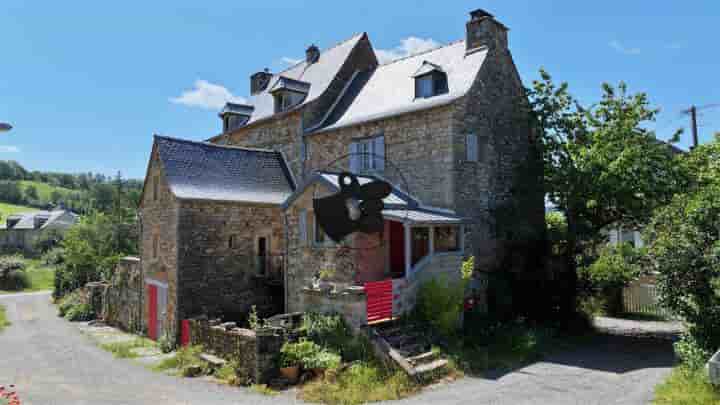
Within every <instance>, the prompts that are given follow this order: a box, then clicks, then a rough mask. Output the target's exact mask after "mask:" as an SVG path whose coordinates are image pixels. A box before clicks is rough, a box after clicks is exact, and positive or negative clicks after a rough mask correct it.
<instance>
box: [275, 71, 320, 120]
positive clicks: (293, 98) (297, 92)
mask: <svg viewBox="0 0 720 405" xmlns="http://www.w3.org/2000/svg"><path fill="white" fill-rule="evenodd" d="M309 91H310V83H307V82H301V81H300V80H295V79H290V78H288V77H283V76H280V77H279V78H278V80H277V82H275V85H273V87H272V88H271V89H270V93H271V94H272V95H273V97H275V112H276V113H278V112H282V111H287V110H289V109H291V108H292V107H294V106H296V105H298V104H300V103H302V102H303V100H305V97H307V94H308V92H309Z"/></svg>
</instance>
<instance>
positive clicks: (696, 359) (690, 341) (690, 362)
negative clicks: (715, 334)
mask: <svg viewBox="0 0 720 405" xmlns="http://www.w3.org/2000/svg"><path fill="white" fill-rule="evenodd" d="M673 347H674V348H675V354H677V356H678V358H680V360H681V361H682V362H683V364H684V365H685V366H686V367H687V368H688V369H691V370H700V369H702V368H703V367H705V364H706V363H707V362H708V360H710V357H711V356H712V353H711V352H709V351H707V350H705V349H703V348H702V347H700V345H699V344H698V343H697V342H696V341H695V339H694V338H693V336H692V335H690V334H687V333H684V334H683V335H682V336H681V337H680V340H678V341H677V342H675V344H674V345H673Z"/></svg>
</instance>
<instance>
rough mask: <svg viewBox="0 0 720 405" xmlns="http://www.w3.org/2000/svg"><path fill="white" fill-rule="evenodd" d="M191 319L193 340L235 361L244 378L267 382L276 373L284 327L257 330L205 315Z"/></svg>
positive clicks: (208, 350)
mask: <svg viewBox="0 0 720 405" xmlns="http://www.w3.org/2000/svg"><path fill="white" fill-rule="evenodd" d="M189 323H190V344H192V345H201V346H202V347H203V350H204V351H206V352H210V353H213V354H215V355H217V356H219V357H221V358H223V359H225V360H228V361H236V362H237V364H238V368H237V369H236V373H237V375H238V377H240V380H241V381H243V382H245V381H246V382H247V383H258V384H267V383H268V382H270V380H271V379H272V378H274V377H275V376H276V375H277V372H278V366H279V359H280V349H281V348H282V345H283V343H284V342H285V334H284V332H283V330H282V329H281V328H266V329H262V330H259V331H257V332H256V331H254V330H250V329H242V328H237V327H225V326H220V325H219V324H218V323H217V322H209V321H207V320H203V319H192V320H190V321H189Z"/></svg>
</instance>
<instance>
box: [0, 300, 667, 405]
mask: <svg viewBox="0 0 720 405" xmlns="http://www.w3.org/2000/svg"><path fill="white" fill-rule="evenodd" d="M0 304H3V305H5V306H6V308H7V310H8V315H9V318H10V321H11V322H12V323H13V324H12V326H10V327H9V328H7V329H6V330H5V331H4V332H3V333H2V334H0V385H3V384H12V383H14V384H15V385H16V386H17V390H18V391H19V393H20V395H21V398H22V399H23V404H24V405H25V404H31V405H46V404H57V405H83V404H92V405H102V404H118V405H119V404H148V405H161V404H193V405H215V404H258V405H260V404H267V403H273V404H292V403H297V402H298V401H296V400H295V398H294V395H293V394H292V393H283V394H281V395H279V396H274V397H267V396H263V395H260V394H257V393H255V392H253V391H250V390H248V389H243V388H234V387H226V386H221V385H218V384H214V383H210V382H207V381H203V380H200V379H180V378H177V377H171V376H166V375H163V374H159V373H154V372H151V371H149V370H147V369H145V368H143V367H142V365H140V364H138V363H134V362H132V361H129V360H121V359H114V358H113V357H112V356H111V355H110V353H107V352H104V351H103V350H101V349H100V348H98V347H96V346H95V345H93V344H92V343H90V341H89V340H88V338H87V337H85V336H83V335H81V334H80V332H79V330H78V328H76V327H75V326H74V325H71V324H69V323H68V322H66V321H64V320H62V319H60V318H58V317H57V316H56V315H55V313H56V311H55V308H54V307H53V306H52V305H50V303H49V294H25V295H6V296H0ZM673 362H674V359H673V355H672V347H671V345H670V342H669V341H667V340H655V339H648V338H636V337H632V336H616V335H599V336H597V337H595V338H593V340H592V342H590V343H588V344H583V345H582V346H578V347H577V348H574V349H570V350H558V352H557V353H556V354H553V355H551V356H548V357H547V358H546V359H545V361H542V362H538V363H534V364H532V365H530V366H527V367H524V368H521V369H518V370H514V371H513V372H508V373H498V374H496V375H492V376H486V378H474V377H467V378H465V379H463V380H460V381H458V382H455V383H453V384H451V385H439V386H436V387H431V388H429V389H427V390H426V391H425V392H423V393H421V394H420V395H418V396H415V397H413V398H410V399H407V400H404V401H400V402H398V403H413V404H433V405H442V404H508V405H510V404H512V405H519V404H550V405H554V404H558V405H562V404H582V405H590V404H645V403H648V402H649V401H650V400H651V399H652V392H653V387H654V386H655V385H656V384H657V383H659V382H660V381H662V380H663V378H664V377H665V376H666V375H667V374H668V373H669V370H670V368H671V367H672V365H673Z"/></svg>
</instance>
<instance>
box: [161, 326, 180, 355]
mask: <svg viewBox="0 0 720 405" xmlns="http://www.w3.org/2000/svg"><path fill="white" fill-rule="evenodd" d="M158 346H160V351H161V352H163V353H170V352H172V351H173V350H175V347H176V344H175V338H174V337H173V336H172V334H171V333H170V331H169V330H165V333H163V334H162V336H160V339H158Z"/></svg>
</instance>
